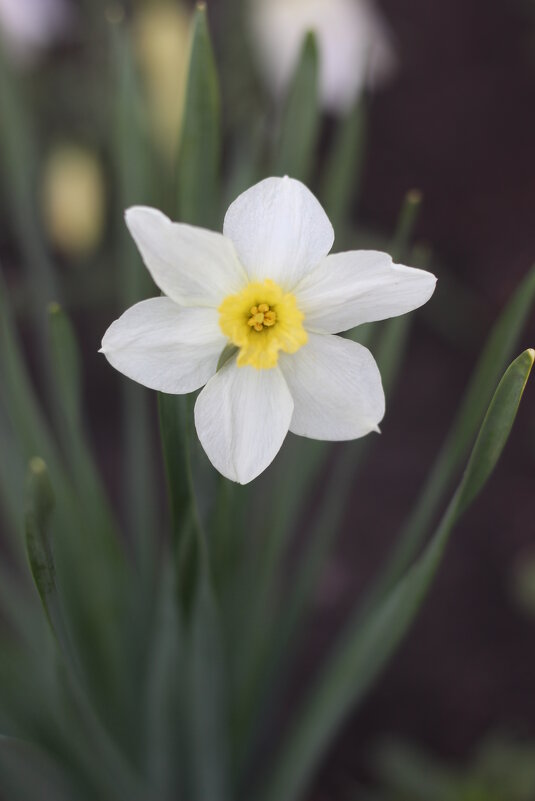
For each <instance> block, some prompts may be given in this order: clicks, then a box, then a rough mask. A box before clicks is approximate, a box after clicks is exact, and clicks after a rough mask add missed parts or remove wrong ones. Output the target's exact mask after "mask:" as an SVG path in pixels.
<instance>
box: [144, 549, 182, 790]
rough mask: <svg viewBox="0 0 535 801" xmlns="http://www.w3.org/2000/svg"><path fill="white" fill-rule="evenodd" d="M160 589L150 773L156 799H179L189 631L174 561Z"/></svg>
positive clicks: (150, 698) (149, 696) (151, 680)
mask: <svg viewBox="0 0 535 801" xmlns="http://www.w3.org/2000/svg"><path fill="white" fill-rule="evenodd" d="M159 590H160V592H159V596H158V603H157V607H156V613H155V615H154V626H153V631H152V638H151V647H150V649H149V665H148V674H147V683H146V709H145V717H146V720H147V724H146V737H145V740H146V749H147V773H148V776H149V784H150V787H151V789H152V791H153V793H154V797H155V799H156V801H174V800H175V799H176V798H178V797H179V796H180V788H181V787H182V790H184V782H185V777H186V772H187V771H186V764H187V756H186V749H187V746H188V731H187V727H186V726H185V725H184V723H185V721H184V718H185V713H184V703H183V697H182V693H183V692H184V684H185V682H184V672H185V670H184V662H185V653H184V637H183V635H184V632H183V629H182V625H181V621H180V616H179V614H178V610H177V603H176V587H175V584H174V572H173V569H172V564H171V563H170V562H169V563H168V564H167V565H164V566H163V569H162V575H161V576H160V581H159Z"/></svg>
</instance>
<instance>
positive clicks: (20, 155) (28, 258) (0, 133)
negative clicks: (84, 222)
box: [0, 49, 58, 313]
mask: <svg viewBox="0 0 535 801" xmlns="http://www.w3.org/2000/svg"><path fill="white" fill-rule="evenodd" d="M0 119H1V120H2V124H1V125H0V164H1V166H2V175H3V179H2V182H1V185H0V187H1V189H2V191H5V192H6V208H7V209H9V211H10V213H11V215H12V224H13V228H14V230H15V231H16V233H17V244H18V246H19V247H20V249H21V251H22V253H23V257H24V264H25V268H26V271H27V275H28V278H29V281H28V286H29V290H30V293H31V297H32V302H33V311H34V313H37V312H40V310H42V309H44V307H45V305H46V303H47V302H49V301H51V300H53V298H54V297H57V296H58V284H57V279H56V276H55V273H54V269H53V267H52V264H51V262H50V260H49V259H48V257H47V254H46V248H45V244H44V238H43V235H42V231H41V228H40V226H39V224H38V219H39V211H38V208H37V201H38V193H36V184H38V180H39V175H38V152H37V142H36V140H35V139H34V138H33V132H34V131H36V124H35V120H32V119H31V115H30V112H29V108H28V107H27V105H26V103H25V93H24V90H23V87H22V85H21V82H20V80H19V78H18V76H16V75H15V73H14V71H13V70H12V69H11V68H10V66H9V64H8V63H7V60H6V58H5V55H4V53H3V52H2V50H1V49H0Z"/></svg>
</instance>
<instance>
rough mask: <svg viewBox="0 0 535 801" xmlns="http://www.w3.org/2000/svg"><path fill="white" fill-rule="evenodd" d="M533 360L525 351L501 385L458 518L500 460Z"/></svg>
mask: <svg viewBox="0 0 535 801" xmlns="http://www.w3.org/2000/svg"><path fill="white" fill-rule="evenodd" d="M534 360H535V350H533V349H531V348H530V349H528V350H525V351H524V353H521V354H520V356H518V357H517V358H516V359H515V361H514V362H513V363H512V364H511V365H510V366H509V368H508V370H507V372H506V373H505V375H504V376H503V378H502V380H501V381H500V384H499V386H498V389H497V390H496V392H495V394H494V397H493V399H492V402H491V404H490V406H489V408H488V411H487V414H486V415H485V419H484V421H483V425H482V427H481V431H480V432H479V436H478V438H477V440H476V444H475V445H474V449H473V450H472V455H471V456H470V461H469V462H468V466H467V468H466V471H465V473H464V476H463V479H462V483H461V487H460V490H459V495H458V501H457V503H458V511H457V514H458V516H460V515H461V514H462V513H463V512H464V510H465V509H467V508H468V506H470V504H471V503H472V502H473V500H474V499H475V498H476V496H477V495H478V494H479V493H480V492H481V489H482V488H483V487H484V485H485V484H486V482H487V480H488V479H489V476H490V475H491V473H492V471H493V470H494V467H495V465H496V463H497V461H498V459H499V458H500V456H501V453H502V450H503V448H504V447H505V443H506V442H507V439H508V437H509V433H510V431H511V428H512V426H513V422H514V419H515V417H516V413H517V410H518V406H519V404H520V400H521V398H522V394H523V392H524V389H525V387H526V383H527V380H528V378H529V375H530V372H531V368H532V367H533V361H534Z"/></svg>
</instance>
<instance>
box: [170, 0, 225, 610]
mask: <svg viewBox="0 0 535 801" xmlns="http://www.w3.org/2000/svg"><path fill="white" fill-rule="evenodd" d="M206 17H207V14H206V6H205V4H204V3H198V4H197V9H196V12H195V20H194V26H193V37H192V42H191V53H190V61H189V72H188V82H187V90H186V101H185V106H184V116H183V122H182V138H181V143H180V153H179V164H178V187H177V190H178V212H179V219H180V220H181V221H182V222H187V223H190V224H193V225H202V226H205V227H207V228H213V227H216V225H215V223H216V218H217V208H218V202H219V181H218V177H219V162H220V151H221V132H220V100H219V86H218V79H217V73H216V67H215V61H214V54H213V50H212V43H211V41H210V34H209V31H208V22H207V18H206ZM159 410H160V430H161V438H162V448H163V452H164V461H165V466H166V474H167V485H168V491H169V498H170V506H171V518H172V528H173V535H174V545H175V557H176V559H177V563H178V571H179V575H178V591H179V593H180V595H181V597H182V600H183V601H184V602H186V604H188V603H189V601H191V598H192V592H193V589H194V583H195V581H196V580H197V578H198V570H197V568H198V566H199V564H200V562H202V561H203V560H204V559H205V558H206V543H205V541H204V536H203V531H202V526H201V522H200V518H199V513H198V509H197V502H196V497H195V490H194V486H193V476H192V469H191V454H190V449H191V447H192V443H191V438H190V431H191V427H192V412H193V410H192V404H191V403H190V402H189V400H188V399H187V398H184V397H179V396H174V395H166V394H162V393H160V395H159ZM188 599H189V600H188Z"/></svg>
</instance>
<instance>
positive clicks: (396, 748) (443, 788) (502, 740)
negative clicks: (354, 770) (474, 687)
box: [355, 735, 535, 801]
mask: <svg viewBox="0 0 535 801" xmlns="http://www.w3.org/2000/svg"><path fill="white" fill-rule="evenodd" d="M376 773H377V776H379V777H380V779H381V785H382V786H383V788H384V789H383V790H382V791H377V793H374V794H370V795H366V801H372V799H373V801H429V799H433V801H532V799H533V798H534V797H535V743H533V742H519V741H516V740H514V739H512V738H510V737H504V736H497V735H493V736H490V737H488V738H486V739H485V740H484V741H483V742H482V743H481V744H480V745H479V746H478V748H477V750H476V752H475V754H474V756H473V758H472V759H471V760H470V762H469V763H468V764H466V765H457V764H454V763H449V762H445V761H438V760H436V759H433V758H432V757H431V756H430V755H429V754H427V753H426V752H425V751H422V750H419V749H417V748H413V747H410V746H408V745H406V744H403V743H399V742H391V743H389V744H384V745H383V746H382V747H381V748H380V749H379V751H378V753H377V756H376ZM356 799H359V801H360V799H361V796H360V795H359V794H357V795H356V797H355V801H356Z"/></svg>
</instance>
